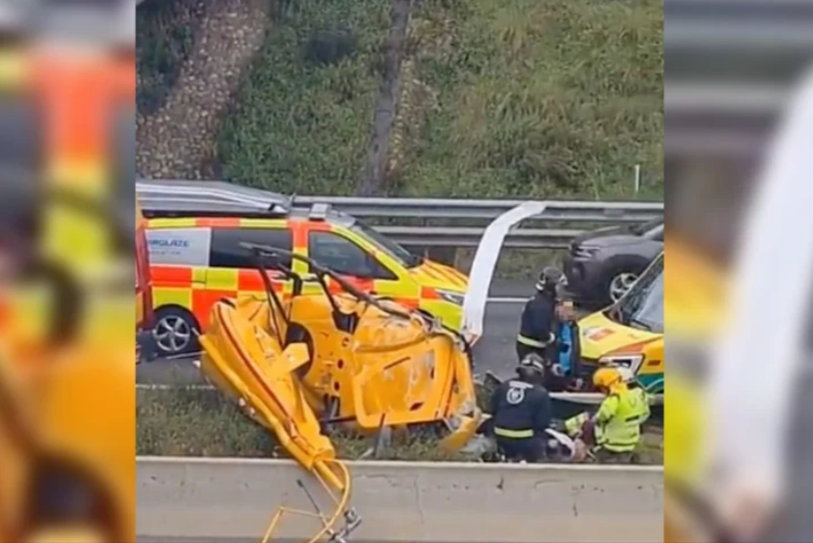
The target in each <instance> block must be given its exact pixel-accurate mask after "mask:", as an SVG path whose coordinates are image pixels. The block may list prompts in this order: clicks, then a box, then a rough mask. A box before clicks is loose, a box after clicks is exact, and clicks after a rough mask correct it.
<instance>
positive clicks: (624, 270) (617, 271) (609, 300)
mask: <svg viewBox="0 0 813 543" xmlns="http://www.w3.org/2000/svg"><path fill="white" fill-rule="evenodd" d="M644 268H646V266H644V267H641V266H639V265H630V264H626V265H619V266H614V267H613V268H612V269H611V270H610V271H609V273H607V275H606V276H605V278H604V281H602V285H601V290H599V291H598V301H599V302H600V303H601V306H602V307H606V306H608V305H610V304H613V303H615V302H616V301H618V299H619V298H620V297H621V296H622V295H623V293H624V292H626V291H627V290H629V287H630V286H632V284H633V283H634V282H635V281H636V280H637V279H638V276H639V275H641V272H642V271H643V270H644Z"/></svg>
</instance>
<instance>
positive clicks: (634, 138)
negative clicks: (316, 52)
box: [220, 0, 663, 199]
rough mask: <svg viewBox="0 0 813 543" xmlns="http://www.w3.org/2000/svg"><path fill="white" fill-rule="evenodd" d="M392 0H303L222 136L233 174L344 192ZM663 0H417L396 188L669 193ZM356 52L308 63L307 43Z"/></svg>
mask: <svg viewBox="0 0 813 543" xmlns="http://www.w3.org/2000/svg"><path fill="white" fill-rule="evenodd" d="M388 4H389V3H388V2H381V1H380V0H353V1H349V0H294V1H293V2H291V5H292V6H293V8H292V9H290V10H288V11H287V15H285V16H284V17H282V18H281V19H280V21H278V28H277V30H276V31H275V32H272V34H271V36H270V38H269V40H268V42H267V44H266V46H265V49H264V51H263V53H262V55H261V57H260V58H259V59H258V60H257V62H256V66H255V68H254V70H253V72H252V73H251V75H250V76H249V77H248V78H247V80H246V81H245V83H244V86H243V88H242V90H241V92H240V93H239V96H238V101H237V104H235V110H234V114H233V115H231V116H229V118H228V120H227V121H226V124H225V127H224V129H223V130H222V133H221V143H220V155H221V156H220V158H221V160H222V162H223V163H224V168H225V170H224V171H225V172H226V173H227V175H228V176H229V177H230V178H232V179H234V180H237V181H240V182H244V183H250V184H255V185H259V186H264V187H268V188H273V189H276V190H283V191H291V192H299V193H322V194H327V193H332V194H348V193H351V192H352V191H353V190H354V187H355V185H356V183H357V182H358V179H359V177H360V176H361V175H362V172H363V171H364V168H365V163H366V162H365V161H366V159H367V145H368V143H369V139H370V126H371V120H372V114H373V112H372V108H373V104H374V100H375V96H376V92H377V88H378V85H379V81H380V67H381V64H382V58H383V53H382V46H383V44H384V43H385V40H386V36H387V31H388V26H389V15H388ZM662 26H663V4H662V2H659V1H656V0H582V1H579V2H573V1H570V0H515V1H513V2H509V3H502V2H494V1H493V0H424V1H423V2H418V3H417V4H416V7H415V8H413V17H412V22H411V24H410V33H409V41H408V47H407V55H406V58H405V59H404V62H403V65H402V70H401V80H402V81H401V94H400V106H399V116H398V119H397V120H396V124H395V127H394V132H393V134H392V137H391V149H390V169H391V171H390V176H391V180H390V182H389V184H388V186H389V187H390V189H391V192H398V193H401V194H409V195H420V196H440V195H445V196H475V195H476V196H494V197H499V196H508V195H516V196H538V197H542V196H558V197H580V198H601V199H609V198H616V197H626V198H629V197H631V196H632V190H633V187H632V175H633V167H634V165H635V164H641V166H642V171H643V173H644V184H643V188H642V190H643V192H642V195H641V196H645V197H662V191H663V178H662V134H663V113H662V95H663V78H662V73H663V53H662V51H663V40H662ZM337 33H338V34H340V35H345V36H349V37H350V38H351V39H350V40H348V41H347V43H350V44H352V47H348V48H345V49H343V50H341V51H339V53H340V54H334V55H333V56H332V57H331V58H329V59H328V60H327V61H326V60H324V59H316V60H315V59H314V58H313V55H312V51H313V43H314V40H317V41H318V40H319V39H320V37H324V36H331V35H336V34H337Z"/></svg>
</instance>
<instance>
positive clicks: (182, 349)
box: [153, 307, 200, 357]
mask: <svg viewBox="0 0 813 543" xmlns="http://www.w3.org/2000/svg"><path fill="white" fill-rule="evenodd" d="M199 332H200V325H199V324H198V321H197V319H196V318H195V316H194V315H193V314H192V313H190V312H189V311H187V310H186V309H183V308H180V307H164V308H161V309H159V310H158V311H156V312H155V327H154V328H153V338H154V339H155V350H156V354H157V355H158V356H160V357H168V356H178V355H182V354H187V353H190V352H194V351H197V350H198V349H199V347H198V337H197V334H198V333H199Z"/></svg>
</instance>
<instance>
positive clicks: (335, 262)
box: [308, 232, 398, 281]
mask: <svg viewBox="0 0 813 543" xmlns="http://www.w3.org/2000/svg"><path fill="white" fill-rule="evenodd" d="M308 255H309V256H310V258H312V259H313V260H315V261H316V262H317V263H318V264H321V265H322V266H325V267H326V268H330V269H331V270H333V271H335V272H336V273H339V274H342V275H350V276H353V277H363V278H365V279H387V280H390V281H395V280H396V279H398V278H397V277H396V276H395V274H394V273H392V272H391V271H390V270H388V269H387V268H385V267H384V266H383V265H382V264H381V263H380V262H378V261H377V260H376V259H375V258H374V257H373V256H372V255H371V254H369V253H367V252H366V251H364V249H362V248H361V247H359V246H358V245H356V244H355V243H353V242H352V241H350V240H349V239H347V238H344V237H342V236H339V235H336V234H334V233H332V232H311V233H310V234H308Z"/></svg>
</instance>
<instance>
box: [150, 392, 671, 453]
mask: <svg viewBox="0 0 813 543" xmlns="http://www.w3.org/2000/svg"><path fill="white" fill-rule="evenodd" d="M479 395H480V396H481V398H480V400H481V402H482V400H483V399H484V397H485V396H486V395H487V393H486V392H485V391H481V394H479ZM136 405H137V407H136V415H137V420H138V430H137V446H138V451H137V454H139V455H161V456H215V457H224V456H235V457H262V458H276V457H284V456H285V451H284V450H282V449H280V448H279V446H278V445H277V443H276V442H275V440H274V438H273V436H272V435H271V434H270V432H268V431H267V430H266V429H264V428H263V427H261V426H260V425H258V424H256V423H255V422H253V421H252V420H250V419H249V418H248V417H246V416H245V415H243V413H241V412H240V410H239V409H238V407H237V406H236V405H235V404H234V403H233V402H231V401H229V400H227V399H226V398H225V397H224V396H223V395H221V394H219V393H217V392H213V391H207V390H184V389H176V390H139V391H137V404H136ZM332 439H333V443H334V445H335V446H336V449H337V453H338V454H339V456H340V457H341V458H347V459H354V458H359V457H360V456H361V455H362V454H363V453H364V451H366V450H367V449H368V448H370V447H371V446H372V445H373V439H372V438H371V437H367V436H359V435H356V434H353V433H342V432H337V433H336V434H335V435H334V436H333V438H332ZM662 443H663V435H662V432H661V431H659V430H656V429H653V430H651V431H650V432H648V433H647V435H646V437H645V442H644V444H643V446H642V448H641V456H642V461H644V462H646V463H652V464H658V463H662V462H663V446H662ZM385 457H386V458H387V459H390V460H424V461H431V460H437V461H443V460H466V458H463V457H450V456H448V455H445V454H444V453H443V452H442V451H440V450H438V448H437V446H436V441H434V440H432V439H429V438H428V437H426V436H421V435H414V436H403V435H402V436H396V437H395V438H394V439H393V444H392V446H391V447H390V448H389V449H388V450H387V451H386V453H385Z"/></svg>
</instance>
